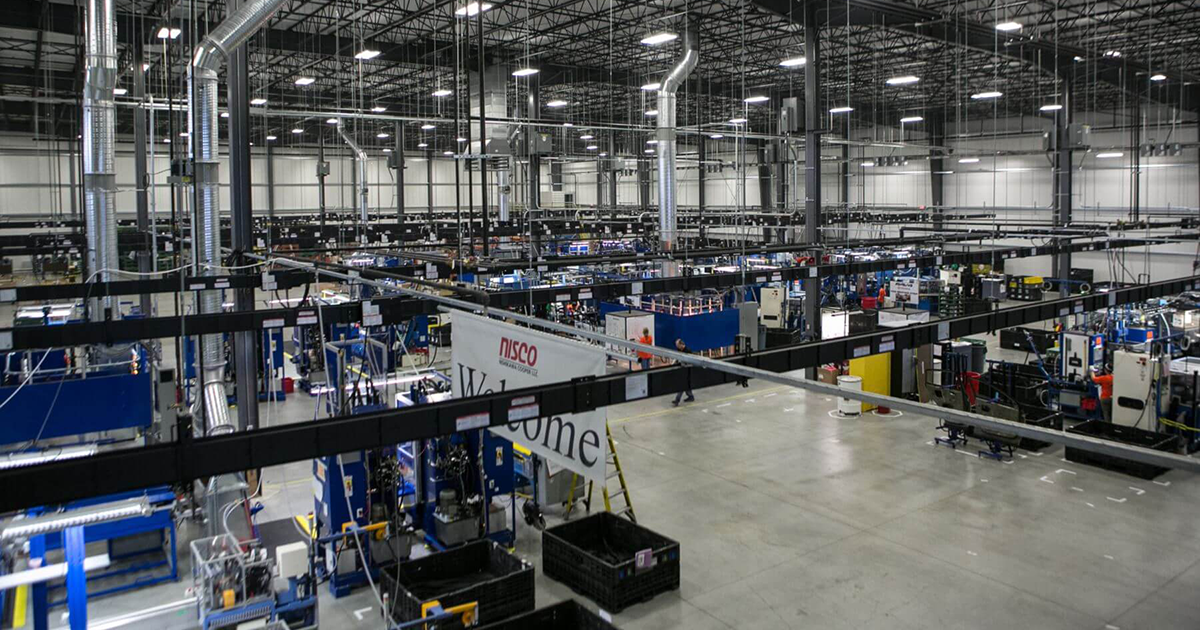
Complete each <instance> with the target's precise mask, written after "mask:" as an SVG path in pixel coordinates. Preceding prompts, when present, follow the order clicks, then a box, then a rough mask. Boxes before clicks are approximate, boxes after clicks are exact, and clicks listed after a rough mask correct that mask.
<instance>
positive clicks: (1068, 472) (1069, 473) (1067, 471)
mask: <svg viewBox="0 0 1200 630" xmlns="http://www.w3.org/2000/svg"><path fill="white" fill-rule="evenodd" d="M1059 473H1067V474H1068V475H1074V474H1075V473H1074V472H1073V471H1070V470H1067V469H1066V468H1059V469H1058V470H1056V471H1054V474H1056V475H1057V474H1059Z"/></svg>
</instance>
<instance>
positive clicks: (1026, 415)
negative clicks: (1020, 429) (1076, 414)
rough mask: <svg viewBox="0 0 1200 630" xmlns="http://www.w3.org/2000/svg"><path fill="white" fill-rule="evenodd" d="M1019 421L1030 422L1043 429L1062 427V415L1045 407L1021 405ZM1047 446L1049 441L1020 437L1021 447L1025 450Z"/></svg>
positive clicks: (1059, 428)
mask: <svg viewBox="0 0 1200 630" xmlns="http://www.w3.org/2000/svg"><path fill="white" fill-rule="evenodd" d="M1021 421H1022V422H1024V423H1025V424H1031V425H1034V426H1037V427H1041V428H1043V429H1054V430H1055V431H1062V428H1063V415H1062V414H1061V413H1059V412H1057V411H1055V410H1053V409H1046V408H1045V407H1029V406H1025V405H1022V406H1021ZM1047 446H1050V442H1043V441H1041V440H1035V439H1033V438H1027V437H1023V438H1021V448H1023V449H1025V450H1027V451H1040V450H1042V449H1044V448H1046V447H1047Z"/></svg>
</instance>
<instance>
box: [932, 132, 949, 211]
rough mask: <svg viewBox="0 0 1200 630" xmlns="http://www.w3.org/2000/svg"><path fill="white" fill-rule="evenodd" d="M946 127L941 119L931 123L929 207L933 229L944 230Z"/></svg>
mask: <svg viewBox="0 0 1200 630" xmlns="http://www.w3.org/2000/svg"><path fill="white" fill-rule="evenodd" d="M945 144H946V127H945V123H944V122H943V121H942V119H941V117H940V116H939V117H936V118H934V119H933V120H930V121H929V145H930V146H929V205H931V206H933V208H932V210H933V229H935V230H941V229H942V214H943V210H942V208H943V207H944V206H945V205H946V176H945V175H944V174H943V173H945V171H946V160H945V154H944V152H943V151H942V148H941V147H942V146H944V145H945Z"/></svg>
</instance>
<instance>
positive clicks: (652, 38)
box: [642, 31, 679, 46]
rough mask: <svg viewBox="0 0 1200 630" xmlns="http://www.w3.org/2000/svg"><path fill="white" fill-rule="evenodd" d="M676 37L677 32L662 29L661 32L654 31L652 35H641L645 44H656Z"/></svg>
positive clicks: (677, 35)
mask: <svg viewBox="0 0 1200 630" xmlns="http://www.w3.org/2000/svg"><path fill="white" fill-rule="evenodd" d="M678 37H679V34H678V33H671V32H666V31H664V32H662V33H655V34H653V35H647V36H645V37H643V38H642V43H643V44H645V45H647V46H657V45H658V44H665V43H667V42H669V41H673V40H675V39H676V38H678Z"/></svg>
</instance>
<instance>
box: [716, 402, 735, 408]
mask: <svg viewBox="0 0 1200 630" xmlns="http://www.w3.org/2000/svg"><path fill="white" fill-rule="evenodd" d="M732 404H733V403H721V404H719V405H717V409H720V408H722V407H728V406H729V405H732Z"/></svg>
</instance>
